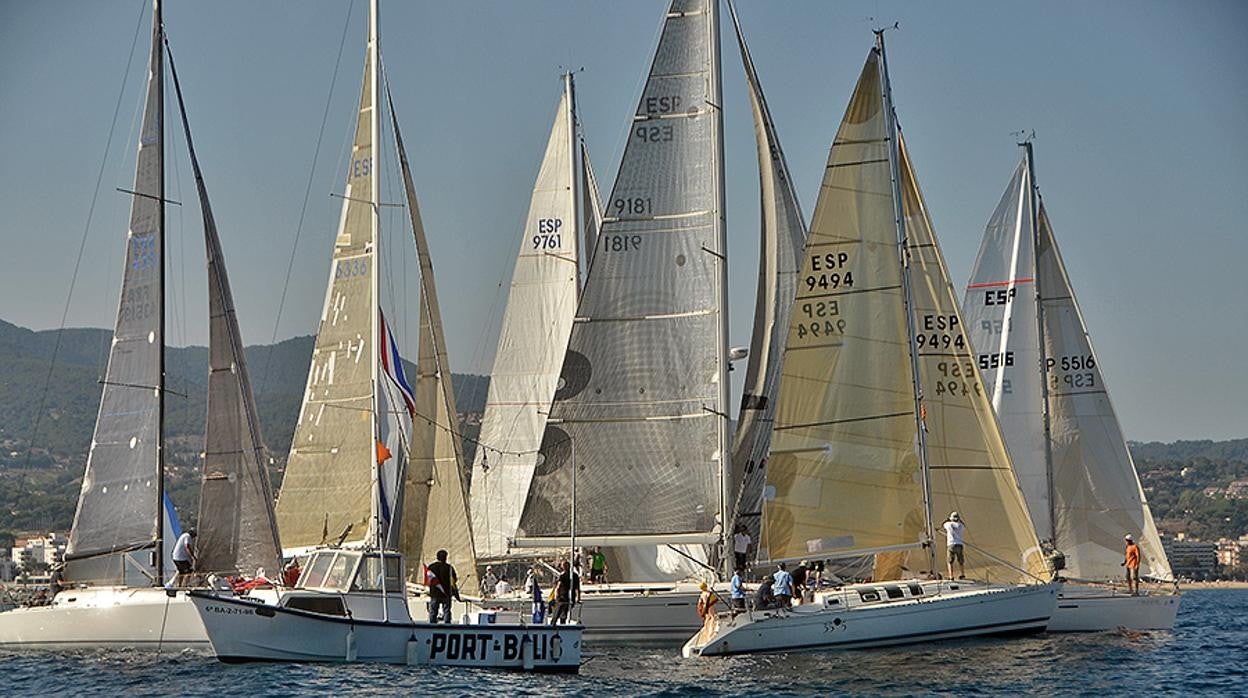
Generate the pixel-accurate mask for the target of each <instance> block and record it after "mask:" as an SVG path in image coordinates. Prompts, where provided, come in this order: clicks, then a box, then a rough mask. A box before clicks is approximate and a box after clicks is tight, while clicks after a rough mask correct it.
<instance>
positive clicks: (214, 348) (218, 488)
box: [169, 54, 282, 574]
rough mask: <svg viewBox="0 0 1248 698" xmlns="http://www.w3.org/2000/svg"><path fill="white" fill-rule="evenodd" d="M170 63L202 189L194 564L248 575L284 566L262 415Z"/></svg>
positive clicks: (209, 570)
mask: <svg viewBox="0 0 1248 698" xmlns="http://www.w3.org/2000/svg"><path fill="white" fill-rule="evenodd" d="M169 69H170V73H171V74H172V76H173V86H174V90H175V91H176V92H177V96H178V110H179V113H180V114H181V115H182V128H183V130H184V132H185V134H186V145H187V149H188V150H189V151H190V158H191V169H192V171H193V172H194V174H195V188H196V190H197V191H198V193H199V208H200V212H201V214H202V215H203V219H204V246H205V250H206V253H207V258H208V317H209V321H208V322H209V324H208V419H207V423H206V425H205V427H204V465H203V468H204V470H203V482H202V485H201V489H200V493H199V530H200V533H199V536H198V539H197V540H196V547H197V549H198V557H199V559H198V565H197V570H198V571H199V572H205V573H217V574H238V573H246V574H253V573H255V571H256V570H257V569H258V568H261V567H263V568H265V569H267V570H270V571H271V572H276V571H277V570H279V569H281V562H282V558H281V544H280V543H279V542H278V538H277V522H276V521H275V520H274V517H273V492H272V485H271V484H270V482H269V472H268V468H267V467H265V457H264V444H263V442H262V440H261V435H260V420H259V418H258V417H257V416H256V402H255V398H254V397H253V395H252V392H251V379H250V378H249V377H248V374H247V365H246V362H245V361H244V355H243V338H242V334H241V333H240V332H239V329H238V316H237V315H236V313H235V311H234V296H233V294H232V293H231V292H230V280H229V277H228V275H227V274H226V269H225V256H224V254H223V253H222V251H221V239H220V237H219V236H218V235H217V224H216V220H215V219H214V218H213V215H212V207H211V206H210V205H209V203H208V189H207V188H206V186H205V185H204V177H203V173H202V172H201V171H200V168H199V158H198V157H197V156H196V155H195V145H194V143H193V142H192V140H191V127H190V124H189V122H188V121H187V116H186V106H185V104H184V103H183V100H182V86H181V84H180V83H179V82H178V72H177V70H176V69H175V68H174V65H173V55H172V54H170V56H169Z"/></svg>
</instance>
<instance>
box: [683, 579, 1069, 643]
mask: <svg viewBox="0 0 1248 698" xmlns="http://www.w3.org/2000/svg"><path fill="white" fill-rule="evenodd" d="M915 586H921V587H922V591H923V593H922V594H921V595H914V596H911V595H909V594H906V593H905V592H906V590H907V589H909V588H912V587H915ZM890 587H892V589H893V590H897V589H901V594H902V596H897V597H896V598H894V594H893V593H891V591H890V590H889V589H890ZM1059 588H1060V584H1042V585H1033V586H990V585H983V584H974V583H952V584H951V583H948V582H942V583H933V582H923V583H919V582H914V583H908V582H900V583H896V584H887V583H879V584H864V585H854V586H850V587H845V588H843V589H841V590H838V591H835V592H827V593H821V594H818V595H816V597H815V601H814V603H809V604H803V605H801V606H795V607H794V608H792V609H789V610H785V611H763V612H751V613H741V614H739V615H737V616H736V617H735V618H734V617H731V616H728V615H727V614H721V615H720V616H718V617H717V618H716V619H715V621H714V622H713V623H711V624H708V625H709V627H706V628H704V629H703V630H702V631H701V632H699V633H698V634H697V635H695V636H693V637H692V638H690V640H689V641H688V642H687V643H685V646H684V648H683V650H682V652H683V654H684V656H686V657H697V656H714V655H730V654H752V653H768V652H801V651H813V650H825V649H856V648H866V647H885V646H890V645H903V644H911V643H917V642H930V641H933V640H946V639H952V638H961V637H974V636H980V635H1013V634H1027V633H1036V632H1041V631H1043V630H1044V629H1045V627H1046V626H1047V625H1048V623H1049V618H1050V617H1051V616H1052V615H1053V610H1054V607H1055V606H1056V604H1057V592H1058V589H1059ZM863 593H866V594H872V593H874V595H875V596H877V597H878V598H879V599H881V600H879V601H873V602H870V603H865V604H863V605H855V604H857V603H859V601H858V600H859V598H860V596H861V594H863Z"/></svg>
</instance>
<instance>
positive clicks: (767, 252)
mask: <svg viewBox="0 0 1248 698" xmlns="http://www.w3.org/2000/svg"><path fill="white" fill-rule="evenodd" d="M728 7H729V11H730V13H731V15H732V23H733V26H734V27H735V28H736V32H737V43H738V45H739V47H740V49H741V62H742V63H743V64H744V65H745V77H746V82H747V83H748V86H749V94H750V106H751V107H752V111H753V114H754V137H755V140H756V141H757V143H758V172H759V188H760V192H761V206H760V209H761V211H762V221H761V226H760V230H761V245H760V254H759V268H758V292H757V296H756V300H755V306H754V332H753V334H752V336H751V339H750V356H749V363H748V365H747V366H746V370H745V392H744V394H743V395H742V397H741V409H740V412H739V413H738V414H739V416H738V417H737V430H736V434H735V436H734V440H733V445H732V480H731V482H730V485H729V490H728V491H729V492H731V493H734V495H735V496H736V498H737V505H736V507H737V509H736V511H735V512H734V513H735V516H736V519H737V522H738V523H739V524H741V525H744V526H745V527H746V530H747V531H749V533H750V535H751V537H752V538H754V539H755V540H757V539H758V534H759V526H760V524H761V519H760V517H759V513H760V508H761V506H762V495H763V483H764V480H765V477H764V472H765V468H766V462H767V453H768V450H769V449H770V447H771V433H772V432H771V429H772V422H773V420H774V418H775V411H776V390H777V388H778V387H779V383H780V369H781V359H782V357H783V352H784V342H785V339H786V338H787V337H788V332H789V316H790V314H791V313H792V310H793V298H794V295H795V294H796V292H797V282H798V274H799V272H801V266H802V251H803V248H804V246H805V244H806V223H805V218H803V216H802V210H801V207H800V206H799V205H798V201H797V192H796V191H795V190H794V188H793V182H792V178H791V177H790V176H789V166H788V163H787V162H785V159H784V152H783V151H782V150H781V149H780V139H779V137H778V136H777V135H776V126H775V123H774V122H773V121H772V119H771V110H770V109H768V107H767V100H766V98H765V97H764V96H763V88H762V85H761V83H760V82H759V79H758V74H757V72H756V71H755V70H754V61H753V59H751V58H750V50H749V48H748V47H747V46H746V43H745V35H744V34H743V33H742V32H741V23H740V22H739V21H738V20H737V12H736V8H735V7H734V6H733V4H732V3H731V2H729V4H728Z"/></svg>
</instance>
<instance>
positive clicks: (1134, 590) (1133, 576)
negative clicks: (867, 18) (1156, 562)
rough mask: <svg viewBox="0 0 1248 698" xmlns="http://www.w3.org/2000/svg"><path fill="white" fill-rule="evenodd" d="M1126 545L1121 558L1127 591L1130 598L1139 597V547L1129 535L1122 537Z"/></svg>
mask: <svg viewBox="0 0 1248 698" xmlns="http://www.w3.org/2000/svg"><path fill="white" fill-rule="evenodd" d="M1122 540H1123V542H1124V543H1126V545H1127V550H1126V555H1125V556H1124V557H1123V560H1122V566H1123V567H1125V568H1127V590H1128V591H1130V592H1131V595H1132V596H1139V595H1140V546H1138V545H1136V544H1135V538H1132V537H1131V534H1130V533H1128V534H1127V535H1125V536H1123V537H1122Z"/></svg>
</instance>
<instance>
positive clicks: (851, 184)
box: [758, 49, 925, 560]
mask: <svg viewBox="0 0 1248 698" xmlns="http://www.w3.org/2000/svg"><path fill="white" fill-rule="evenodd" d="M889 170H890V168H889V129H888V122H887V119H886V118H885V112H884V101H883V93H882V76H881V74H880V59H879V53H878V51H877V50H874V49H873V50H872V51H871V54H870V55H869V56H868V58H867V62H866V65H865V66H864V67H863V70H862V74H861V76H860V77H859V79H858V84H857V87H856V88H855V89H854V94H853V97H852V99H851V100H850V103H849V107H848V109H847V110H846V112H845V116H844V118H843V119H842V121H841V126H840V129H839V130H838V131H837V134H836V138H835V140H834V141H833V143H832V149H831V153H830V154H829V155H828V163H827V168H826V169H825V170H824V175H823V183H822V185H821V187H820V191H819V199H818V201H817V202H816V204H815V213H814V218H813V219H812V221H811V226H810V236H809V238H808V240H807V243H806V253H805V255H803V259H802V272H801V276H800V277H799V278H798V284H797V290H796V300H795V301H794V303H793V312H792V315H791V318H790V320H789V328H788V339H787V341H786V343H785V347H784V354H783V357H784V358H783V368H782V372H781V377H780V386H779V392H778V395H777V405H776V413H775V423H774V427H773V432H774V435H773V437H772V441H771V456H770V459H769V462H768V464H767V468H766V471H765V472H766V487H765V490H764V503H763V526H762V533H761V538H760V542H759V551H758V557H759V558H760V559H763V560H785V559H796V558H803V557H807V556H813V557H833V556H840V555H852V554H855V553H864V552H875V551H879V550H891V549H904V548H909V547H917V546H919V545H921V544H922V542H923V538H924V521H925V514H924V501H923V488H922V472H921V471H922V468H921V464H920V461H919V455H918V447H917V445H916V436H915V416H914V395H913V388H912V384H911V369H910V359H909V339H908V335H907V327H906V317H905V304H904V300H903V295H902V276H901V268H900V265H899V264H898V258H897V228H896V224H895V221H894V212H893V194H892V185H891V178H890V174H889Z"/></svg>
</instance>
